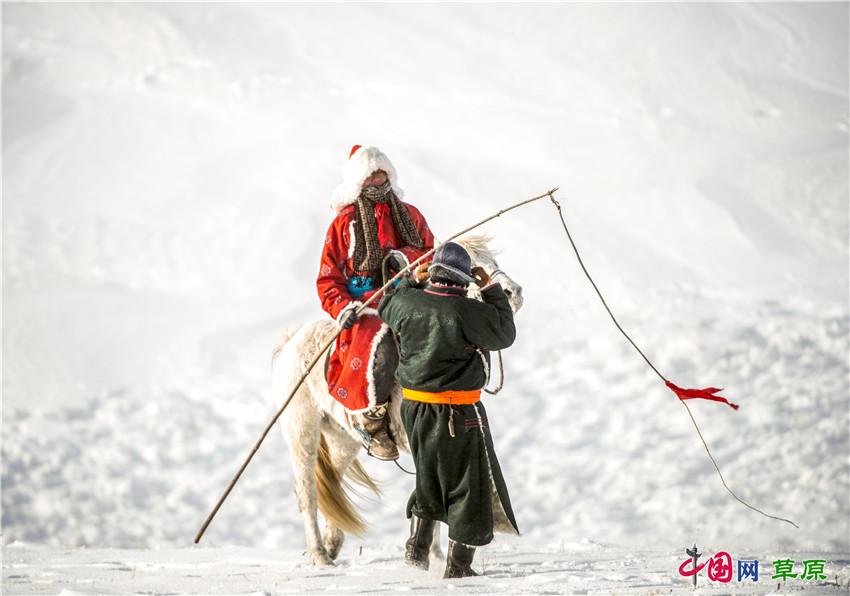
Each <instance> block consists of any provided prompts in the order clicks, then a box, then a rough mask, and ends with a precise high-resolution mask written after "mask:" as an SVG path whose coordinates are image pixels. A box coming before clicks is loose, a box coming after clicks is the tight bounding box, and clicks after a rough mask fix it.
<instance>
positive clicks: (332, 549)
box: [325, 541, 342, 561]
mask: <svg viewBox="0 0 850 596" xmlns="http://www.w3.org/2000/svg"><path fill="white" fill-rule="evenodd" d="M325 550H326V551H328V556H329V557H330V559H331V561H336V558H337V557H338V556H339V551H341V550H342V541H340V542H334V543H331V544H327V543H326V544H325Z"/></svg>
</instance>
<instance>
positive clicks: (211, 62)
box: [2, 3, 850, 594]
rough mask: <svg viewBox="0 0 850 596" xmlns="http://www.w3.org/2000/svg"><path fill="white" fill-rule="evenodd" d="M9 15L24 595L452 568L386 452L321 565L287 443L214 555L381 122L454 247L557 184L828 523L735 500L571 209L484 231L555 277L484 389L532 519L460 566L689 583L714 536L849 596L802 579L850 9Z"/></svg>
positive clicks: (815, 540) (539, 584)
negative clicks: (328, 565)
mask: <svg viewBox="0 0 850 596" xmlns="http://www.w3.org/2000/svg"><path fill="white" fill-rule="evenodd" d="M2 26H3V80H2V94H3V95H2V100H3V104H2V109H3V147H2V149H3V426H2V440H3V445H2V533H3V545H4V549H3V592H4V593H10V594H17V593H24V594H25V593H45V594H56V593H59V592H61V591H63V590H64V591H65V593H66V594H72V593H87V594H88V593H126V592H131V591H133V592H148V593H175V592H190V593H239V594H247V593H254V592H256V593H261V594H262V593H283V592H286V591H294V592H296V593H301V592H307V591H312V590H322V591H327V590H330V591H348V590H351V591H355V592H356V591H361V592H362V591H372V592H374V591H406V590H424V591H425V592H426V593H427V592H433V591H437V590H443V589H446V590H448V589H450V587H449V584H444V583H442V582H441V580H439V579H438V573H437V571H436V570H435V571H432V572H431V573H430V575H427V577H424V576H418V575H417V574H416V573H415V572H414V571H411V570H407V569H405V568H403V567H402V566H401V565H400V564H399V557H400V552H401V551H400V545H401V543H402V542H403V540H404V538H405V533H406V520H404V516H403V506H404V503H405V501H406V498H407V495H408V493H409V491H410V489H411V481H410V477H408V476H406V475H404V474H402V473H401V472H400V471H399V470H398V469H397V468H395V467H394V466H390V465H387V464H381V463H379V462H375V461H368V462H365V463H366V465H367V468H368V469H369V471H370V472H371V473H373V474H374V475H375V476H376V477H378V478H379V479H380V480H381V481H382V483H383V487H384V496H383V498H382V499H381V500H380V501H375V500H366V501H364V502H363V506H364V507H365V508H366V510H367V518H368V520H369V521H370V522H371V524H372V526H371V530H370V532H369V534H368V535H367V536H365V537H362V538H350V539H349V542H348V543H347V545H346V547H345V548H344V550H343V553H342V562H341V564H340V565H339V566H338V567H337V568H335V569H331V570H314V569H311V568H309V567H306V566H305V565H304V564H303V563H304V561H303V559H302V557H301V551H302V550H303V531H302V525H301V519H300V515H299V513H298V511H297V507H296V505H295V501H294V497H293V495H292V486H293V483H292V480H293V479H292V473H291V471H290V469H289V467H288V463H287V453H286V446H285V443H284V441H283V439H282V437H281V436H280V435H279V434H277V433H273V434H272V435H271V436H270V437H269V439H268V440H267V442H266V444H265V445H264V446H263V448H262V450H261V451H260V453H259V454H258V456H257V457H256V458H255V460H254V462H253V463H252V464H251V466H250V467H249V469H248V471H247V472H246V475H245V477H244V478H243V479H242V480H241V482H240V484H239V485H238V487H237V488H236V490H235V491H234V493H233V494H232V495H231V497H230V499H229V500H228V501H227V503H226V504H225V506H224V507H223V508H222V510H221V512H220V513H219V515H218V517H217V518H216V519H215V521H214V522H213V524H212V526H211V527H210V529H209V530H208V532H207V534H206V536H205V537H204V541H203V543H202V546H203V548H184V547H187V546H188V545H189V544H191V541H192V538H193V537H194V534H195V532H196V531H197V529H198V527H199V525H200V523H201V522H202V520H203V518H204V516H205V515H206V513H207V512H208V509H209V508H210V507H211V506H212V504H213V503H214V502H215V500H216V498H217V497H218V496H219V494H220V493H221V491H222V490H223V489H224V487H225V486H226V484H227V482H228V480H229V479H230V477H231V476H232V474H233V473H234V472H235V470H236V468H237V467H238V465H239V463H240V462H241V460H242V458H243V457H244V456H245V455H247V452H248V450H249V449H250V447H251V445H252V444H253V441H254V440H255V439H256V437H257V436H258V435H259V433H260V431H261V430H262V428H263V427H264V425H265V424H266V422H267V421H268V419H269V418H270V417H271V415H272V413H273V412H274V411H275V409H276V408H277V406H278V404H279V399H280V396H273V395H271V392H270V387H269V373H270V368H269V356H270V352H271V347H272V346H273V345H274V343H275V341H276V339H277V337H278V334H279V332H280V330H281V329H282V328H284V327H286V326H287V325H288V324H291V323H295V322H300V321H306V320H309V319H311V318H316V317H321V316H325V315H324V314H323V313H322V311H321V310H320V309H319V306H318V300H317V298H316V295H315V289H314V285H313V281H314V279H315V274H316V268H317V266H318V255H319V252H320V248H321V241H322V239H323V237H324V232H325V229H326V226H327V225H328V224H329V223H330V220H331V217H332V213H331V211H330V209H329V208H328V206H327V203H328V199H329V197H330V193H331V191H332V189H333V187H334V186H335V185H336V184H337V183H338V182H339V179H340V173H339V171H340V168H341V165H342V162H343V160H344V159H345V157H346V156H347V154H348V150H349V148H350V146H351V145H352V144H354V143H360V144H376V145H378V146H380V147H381V148H382V149H384V150H385V151H386V152H387V153H388V154H389V155H390V157H391V158H392V159H393V161H394V162H395V164H396V167H397V168H398V170H399V174H400V182H401V185H402V186H403V187H404V188H405V189H406V191H407V195H408V199H409V200H410V201H411V202H413V203H414V204H416V205H417V206H419V207H420V208H421V209H422V211H423V212H424V213H425V215H426V217H427V218H428V220H429V222H430V224H431V226H432V228H433V229H434V230H435V231H436V233H437V234H438V236H443V237H445V236H447V235H449V234H451V233H453V232H454V231H456V230H457V229H458V228H459V227H460V226H461V225H464V224H466V223H471V222H473V221H477V220H478V219H481V218H483V217H484V216H486V215H488V214H490V213H492V212H494V211H495V210H497V209H499V208H501V207H504V206H507V205H509V204H511V203H513V202H516V201H518V200H520V199H523V198H526V197H530V196H533V195H536V194H539V193H541V192H543V191H545V190H547V189H548V188H550V187H551V186H555V185H558V186H560V188H561V190H560V192H559V198H560V200H561V202H562V203H563V205H564V210H565V214H566V218H567V222H568V223H569V225H570V227H571V231H572V233H573V235H574V237H575V240H576V242H577V243H578V245H579V248H580V249H581V250H582V254H583V258H584V260H585V263H586V264H587V266H588V267H589V268H590V271H591V273H592V274H593V275H594V277H595V279H596V281H597V283H598V284H599V285H600V287H601V288H602V290H603V292H604V293H605V295H606V298H607V299H608V302H609V304H610V305H611V307H612V308H613V309H614V311H615V312H616V313H617V314H618V316H619V317H620V319H621V322H622V323H623V325H624V326H625V328H626V329H627V330H628V331H629V333H630V334H631V335H632V336H633V337H634V339H635V340H636V341H637V343H638V344H639V345H640V346H641V347H642V348H643V349H644V350H645V351H646V352H647V354H648V355H649V356H650V358H651V359H652V360H653V361H654V362H655V364H656V365H657V366H658V367H659V368H660V369H661V370H662V371H663V372H664V373H665V375H666V376H668V377H669V378H670V379H671V380H673V381H674V382H676V383H678V384H679V385H683V386H689V387H696V386H699V387H705V386H709V385H715V386H721V387H724V388H725V392H724V394H725V395H727V396H729V398H730V399H731V400H732V401H734V402H737V403H739V404H741V409H740V410H739V411H738V412H733V411H732V410H730V409H729V408H727V407H725V406H721V405H718V404H712V403H708V402H696V403H694V402H692V409H693V411H694V415H695V416H696V418H697V420H698V421H699V423H700V424H701V426H702V428H703V432H704V434H705V437H706V440H707V441H708V443H709V445H711V447H712V449H713V451H714V453H715V455H716V457H717V458H718V461H719V463H720V465H721V466H722V469H723V471H724V474H725V476H726V478H727V481H728V482H729V484H730V486H732V487H733V488H734V489H735V490H736V491H737V492H738V493H739V494H740V495H741V496H742V497H743V498H745V499H748V500H750V501H751V502H752V503H753V504H755V505H756V506H759V507H761V508H763V509H765V510H766V511H768V512H770V513H775V514H777V515H781V516H783V517H789V518H791V519H793V520H795V521H796V522H797V523H798V524H799V525H800V529H799V530H797V529H794V528H792V527H790V526H788V525H786V524H782V523H781V522H776V521H773V520H768V519H764V518H762V517H761V516H758V515H757V514H755V513H753V512H751V511H749V510H748V509H746V508H744V507H742V506H741V505H740V504H738V503H737V502H736V501H734V499H732V497H730V496H729V495H728V494H727V493H725V491H723V488H722V486H721V485H720V483H719V480H718V478H717V477H716V474H715V473H714V470H713V468H712V466H711V463H710V462H709V461H708V460H707V458H706V456H705V453H704V451H703V448H702V445H701V444H700V442H699V439H698V438H697V436H696V435H695V433H694V431H693V428H692V426H691V423H690V420H689V419H688V417H687V414H686V412H685V411H684V409H683V408H682V407H681V405H680V404H679V403H677V402H676V399H675V398H674V396H673V395H672V394H671V393H670V392H669V391H668V390H667V389H666V388H664V387H663V385H661V384H660V383H659V382H658V379H657V378H656V377H655V376H654V375H653V374H652V372H651V371H648V370H647V368H646V366H645V364H644V363H643V361H642V360H641V359H640V357H639V356H638V355H637V354H636V353H635V352H634V351H633V349H632V348H631V346H629V345H628V344H627V343H626V342H625V340H624V339H623V338H622V337H621V336H620V335H619V334H618V333H617V331H616V329H615V328H614V327H613V325H612V324H611V322H610V320H609V319H607V315H606V313H605V312H604V310H603V309H602V307H601V305H600V304H599V303H598V301H597V298H596V296H595V294H594V293H593V291H592V289H591V288H590V287H589V285H588V283H587V282H586V280H585V279H584V277H583V276H582V273H581V271H580V269H579V267H578V265H577V263H576V262H575V258H574V256H573V255H572V253H571V250H570V247H569V244H568V243H567V240H566V238H565V237H564V235H563V232H562V230H561V228H560V223H559V222H558V220H557V219H556V217H555V214H554V210H553V209H552V207H551V205H549V204H546V203H543V202H541V203H540V204H537V205H533V206H529V207H526V208H523V209H522V210H519V211H516V212H512V213H511V214H510V215H508V216H506V217H505V218H502V219H499V220H497V221H495V222H493V223H491V224H488V226H487V228H486V231H487V232H488V233H490V234H491V235H492V236H493V238H494V240H493V244H494V245H495V246H497V247H498V248H500V249H501V250H502V253H501V255H500V264H501V265H502V267H503V269H505V270H506V271H507V272H508V273H509V274H510V275H511V276H512V277H513V278H514V279H516V280H517V281H518V282H520V283H522V284H523V286H524V291H525V298H526V301H525V307H524V309H523V311H521V312H520V314H519V315H518V318H517V323H518V327H519V337H518V339H517V342H516V344H515V345H514V346H513V347H512V348H511V349H510V350H508V351H506V353H505V359H506V375H507V380H506V388H505V390H504V391H503V392H502V393H501V394H500V395H499V396H497V397H493V398H488V401H487V408H488V412H489V418H490V420H491V423H492V425H493V432H494V436H495V439H496V447H497V449H498V451H499V457H500V461H501V463H502V466H503V468H504V471H505V475H506V478H507V481H508V483H509V488H510V490H511V496H512V499H513V502H514V508H515V511H516V514H517V519H518V522H519V525H520V530H521V531H522V533H523V535H522V537H520V538H518V539H507V538H499V539H498V540H497V541H496V542H495V543H494V544H493V545H492V546H490V547H488V548H486V549H482V551H481V552H480V554H479V556H478V559H477V566H478V567H479V569H484V571H485V576H484V577H483V578H479V579H473V580H464V582H456V583H453V584H451V585H455V587H456V588H457V589H463V590H465V591H469V592H475V593H478V592H481V593H489V592H518V591H525V592H572V593H575V592H582V591H588V592H593V591H601V592H605V593H611V592H613V593H628V592H631V593H646V592H656V593H657V592H662V591H663V592H666V591H669V590H671V589H675V588H677V587H681V588H686V587H687V586H688V585H689V584H688V581H687V580H686V579H685V578H681V577H679V576H678V574H677V573H676V568H677V567H678V563H680V562H681V560H682V558H683V557H682V553H683V550H684V548H685V547H686V546H688V545H690V544H693V543H694V542H695V541H696V542H697V543H698V544H700V545H701V546H702V547H703V548H704V549H705V550H706V552H709V553H711V552H714V551H718V550H727V551H729V552H730V553H732V555H733V557H734V558H736V559H737V558H738V556H741V557H742V558H743V557H745V556H746V557H752V558H758V559H760V560H761V561H762V565H769V561H773V560H774V559H776V558H780V557H790V558H796V559H797V560H802V557H804V556H810V557H819V558H824V559H827V560H828V561H829V563H828V564H827V571H828V573H829V579H828V580H825V584H828V585H822V586H820V587H818V586H817V584H816V583H811V582H809V583H806V582H791V583H789V584H788V587H787V589H794V590H797V589H805V590H806V591H816V590H818V589H819V590H822V591H825V592H827V593H829V592H835V591H838V590H840V589H845V590H846V586H847V574H848V572H847V568H848V565H850V563H848V561H850V378H848V375H850V345H848V335H849V334H850V331H849V330H848V274H849V273H850V262H848V226H850V222H848V131H850V117H848V95H850V93H848V72H850V66H848V4H847V3H834V4H750V5H746V4H714V5H708V4H676V5H673V4H630V5H612V4H598V5H586V4H566V5H533V6H520V5H467V4H464V5H446V4H441V5H386V4H355V5H339V4H320V5H269V4H252V5H237V4H224V3H216V4H192V5H183V4H171V5H169V4H91V5H87V4H74V5H58V4H3V5H2ZM402 463H403V464H405V465H407V466H409V465H410V460H409V458H404V459H403V462H402ZM83 547H85V548H84V549H83ZM762 573H763V574H764V575H766V573H765V571H764V568H763V570H762ZM376 577H380V581H379V582H378V583H376V581H377V580H376V579H375V578H376ZM842 582H843V583H842ZM703 584H704V580H703V582H702V584H701V585H703ZM839 585H840V586H843V587H839ZM775 587H776V586H775V584H769V583H767V582H765V583H763V584H762V583H760V584H758V585H757V586H755V587H754V588H753V587H751V586H749V585H747V584H736V583H735V582H733V584H730V585H726V586H721V585H716V584H715V585H710V584H709V585H704V589H705V590H708V591H716V590H722V591H724V592H729V591H732V592H738V591H744V592H746V591H753V590H755V591H759V592H762V591H768V590H771V589H774V588H775ZM783 589H786V588H783Z"/></svg>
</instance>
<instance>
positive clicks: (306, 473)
mask: <svg viewBox="0 0 850 596" xmlns="http://www.w3.org/2000/svg"><path fill="white" fill-rule="evenodd" d="M489 240H490V238H489V237H487V236H470V237H467V238H464V239H461V240H458V241H457V242H458V243H459V244H461V245H463V246H464V247H465V248H466V250H467V251H468V252H469V254H470V256H471V257H472V262H473V266H479V267H483V268H484V270H485V271H486V272H487V273H488V274H490V275H492V274H493V273H495V272H496V271H497V270H498V271H499V272H500V275H498V277H497V280H498V282H499V283H500V285H501V286H502V288H503V289H504V290H505V293H506V294H507V295H508V298H509V300H510V303H511V308H512V309H513V310H514V312H516V311H517V310H519V309H520V307H521V306H522V288H521V287H520V286H519V285H518V284H517V283H515V282H514V281H513V280H512V279H511V278H510V277H508V276H507V275H506V274H504V272H501V270H499V269H498V264H497V263H496V259H495V258H494V253H493V251H491V250H490V249H489V248H488V242H489ZM470 285H471V286H475V284H470ZM469 295H470V297H479V296H480V294H479V293H478V291H477V287H473V288H471V289H470V293H469ZM338 329H339V328H338V327H337V324H336V323H335V322H334V321H333V320H331V319H324V320H321V321H313V322H310V323H306V324H304V325H301V326H300V327H295V328H291V329H289V330H287V331H286V332H285V333H284V335H283V337H282V338H281V341H280V342H279V343H278V345H277V347H276V348H275V350H274V352H273V355H272V365H273V373H272V377H273V385H274V395H275V398H276V399H281V400H283V399H285V398H286V396H288V395H289V393H290V392H291V391H292V388H293V387H294V386H295V384H296V383H297V382H298V379H300V378H301V375H303V374H304V371H305V370H306V368H307V366H308V364H309V363H310V362H311V361H312V360H313V358H315V357H316V354H317V353H318V352H319V350H321V349H322V347H323V346H324V345H325V344H326V343H327V342H328V341H329V340H330V338H331V337H332V336H333V334H334V333H335V332H336V331H337V330H338ZM322 365H323V360H321V359H320V360H319V362H318V363H317V365H316V366H315V367H314V368H313V370H312V371H311V372H310V374H309V375H308V376H307V378H306V379H305V381H304V383H303V385H302V386H301V387H300V388H299V389H298V392H297V393H296V394H295V396H293V398H292V401H291V402H290V403H289V406H288V407H287V409H286V410H285V411H284V414H283V417H282V419H283V422H284V429H285V431H284V432H285V434H286V439H287V443H288V444H289V452H290V457H291V459H292V466H293V469H294V472H295V474H294V477H295V494H296V497H297V499H298V508H299V509H300V511H301V515H302V516H303V517H304V529H305V532H306V535H307V557H308V558H309V560H310V561H311V562H312V563H313V564H314V565H333V561H334V559H336V557H337V555H338V554H339V551H340V549H341V548H342V543H343V540H344V539H345V534H344V533H345V532H348V533H351V534H363V533H364V532H365V531H366V524H365V523H364V522H363V519H362V518H361V517H360V515H359V513H358V512H357V509H356V507H355V505H354V503H353V502H352V501H351V499H350V497H349V496H348V493H347V492H346V490H345V488H346V486H348V482H347V480H351V481H354V482H355V483H357V484H360V485H362V486H364V487H366V488H369V489H370V490H372V491H374V492H375V493H376V494H380V490H379V488H378V486H377V485H376V484H375V482H374V481H373V480H372V478H370V477H369V475H368V474H367V473H366V471H365V470H364V469H363V467H362V466H361V465H360V462H359V461H357V454H358V453H359V452H360V448H361V435H360V434H359V433H358V432H357V431H356V430H355V429H354V426H353V424H352V421H353V420H355V419H356V417H357V416H358V414H351V413H349V412H348V411H347V410H346V409H345V407H344V406H343V405H342V404H340V403H339V402H338V401H337V400H335V399H334V398H333V397H331V395H330V394H329V393H328V387H327V382H326V381H325V376H324V367H323V366H322ZM401 400H402V397H401V389H400V388H399V387H398V386H397V385H396V387H395V388H394V389H393V392H392V394H391V397H390V401H389V407H388V414H387V415H388V416H389V417H390V418H389V420H390V430H391V432H392V434H393V436H394V437H395V439H396V443H397V444H398V447H399V449H400V450H402V451H406V452H408V453H409V452H410V447H409V446H408V444H407V435H406V434H405V432H404V427H403V426H402V422H401V413H400V412H401V410H400V406H401ZM318 511H321V512H322V514H323V516H324V518H325V532H324V535H323V534H322V533H321V531H320V530H319V518H318ZM438 528H439V525H437V526H436V528H435V538H437V536H436V534H437V533H438ZM431 555H432V556H435V557H438V558H442V552H441V550H440V546H439V540H438V539H435V540H434V542H433V546H432V549H431Z"/></svg>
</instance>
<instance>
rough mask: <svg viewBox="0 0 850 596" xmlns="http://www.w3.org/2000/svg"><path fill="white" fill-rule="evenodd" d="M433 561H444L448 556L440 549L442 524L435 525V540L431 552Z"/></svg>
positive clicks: (432, 542)
mask: <svg viewBox="0 0 850 596" xmlns="http://www.w3.org/2000/svg"><path fill="white" fill-rule="evenodd" d="M429 552H430V554H431V558H432V559H437V560H438V561H444V560H445V559H446V556H445V555H444V554H443V549H442V547H440V524H439V523H436V524H434V539H433V540H432V541H431V550H430V551H429Z"/></svg>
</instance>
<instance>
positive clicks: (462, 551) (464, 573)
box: [443, 540, 478, 579]
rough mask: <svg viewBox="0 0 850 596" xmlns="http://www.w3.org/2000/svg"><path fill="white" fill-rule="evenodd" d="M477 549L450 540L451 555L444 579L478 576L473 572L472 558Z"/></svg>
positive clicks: (447, 559) (448, 557) (449, 555)
mask: <svg viewBox="0 0 850 596" xmlns="http://www.w3.org/2000/svg"><path fill="white" fill-rule="evenodd" d="M474 556H475V547H474V546H467V545H466V544H461V543H460V542H455V541H454V540H449V553H448V555H447V556H446V573H445V574H443V579H448V578H456V577H471V576H473V575H478V574H477V573H475V572H474V571H473V570H472V557H474Z"/></svg>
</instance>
